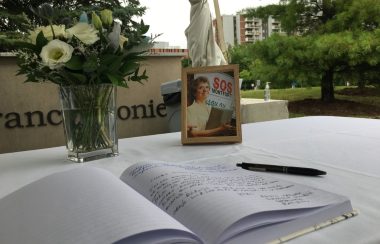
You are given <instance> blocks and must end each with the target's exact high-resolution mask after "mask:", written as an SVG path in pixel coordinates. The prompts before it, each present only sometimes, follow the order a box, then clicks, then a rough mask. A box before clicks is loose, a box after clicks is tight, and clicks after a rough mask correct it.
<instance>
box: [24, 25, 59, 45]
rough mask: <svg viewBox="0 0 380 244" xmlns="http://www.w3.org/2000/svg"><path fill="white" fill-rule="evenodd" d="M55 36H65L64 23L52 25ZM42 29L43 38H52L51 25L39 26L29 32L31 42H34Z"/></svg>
mask: <svg viewBox="0 0 380 244" xmlns="http://www.w3.org/2000/svg"><path fill="white" fill-rule="evenodd" d="M52 27H53V30H54V34H55V38H58V37H66V31H65V26H64V25H52ZM41 31H42V33H43V34H44V36H45V38H46V39H48V40H49V41H51V40H53V32H52V30H51V26H50V25H49V26H39V27H37V28H36V29H35V30H34V31H30V32H29V39H30V41H31V42H32V43H33V44H36V39H37V35H38V34H39V33H40V32H41Z"/></svg>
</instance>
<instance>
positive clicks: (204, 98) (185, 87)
mask: <svg viewBox="0 0 380 244" xmlns="http://www.w3.org/2000/svg"><path fill="white" fill-rule="evenodd" d="M241 140H242V137H241V122H240V87H239V68H238V65H222V66H208V67H196V68H185V69H183V70H182V95H181V141H182V144H201V143H227V142H230V143H233V142H241Z"/></svg>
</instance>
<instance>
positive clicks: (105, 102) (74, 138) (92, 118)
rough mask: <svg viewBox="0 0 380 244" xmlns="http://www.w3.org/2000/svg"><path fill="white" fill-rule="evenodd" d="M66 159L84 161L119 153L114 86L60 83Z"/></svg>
mask: <svg viewBox="0 0 380 244" xmlns="http://www.w3.org/2000/svg"><path fill="white" fill-rule="evenodd" d="M59 94H60V100H61V108H62V116H63V124H64V131H65V137H66V147H67V150H68V159H69V160H71V161H74V162H86V161H90V160H95V159H99V158H105V157H113V156H116V155H118V138H117V131H116V86H114V85H112V84H101V85H75V86H60V87H59Z"/></svg>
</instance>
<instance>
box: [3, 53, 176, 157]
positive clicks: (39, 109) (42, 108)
mask: <svg viewBox="0 0 380 244" xmlns="http://www.w3.org/2000/svg"><path fill="white" fill-rule="evenodd" d="M182 56H183V55H181V54H179V55H177V56H176V55H170V56H169V55H158V56H148V57H147V59H146V61H145V62H144V64H143V67H142V68H144V69H146V70H147V74H148V76H149V79H148V81H146V82H144V84H143V85H141V84H139V83H133V82H131V83H129V88H118V93H117V108H118V110H117V119H118V124H117V126H118V136H119V138H125V137H133V136H142V135H150V134H159V133H167V132H169V128H168V121H167V118H166V109H165V105H164V104H163V100H162V96H161V92H160V85H161V83H164V82H167V81H172V80H176V79H179V78H180V77H181V59H182ZM17 71H18V67H17V65H16V58H15V57H13V56H3V55H0V135H1V136H0V153H6V152H14V151H23V150H31V149H38V148H46V147H55V146H63V145H64V136H63V127H62V116H61V112H60V103H59V98H58V87H57V86H56V85H53V84H49V83H41V84H37V83H23V81H24V77H22V76H16V75H15V74H16V73H17Z"/></svg>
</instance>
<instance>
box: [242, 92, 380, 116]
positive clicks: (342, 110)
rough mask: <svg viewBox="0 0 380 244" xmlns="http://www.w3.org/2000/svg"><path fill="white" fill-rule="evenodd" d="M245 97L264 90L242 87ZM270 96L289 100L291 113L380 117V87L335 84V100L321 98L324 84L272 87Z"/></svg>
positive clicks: (259, 96)
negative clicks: (305, 86) (317, 85)
mask: <svg viewBox="0 0 380 244" xmlns="http://www.w3.org/2000/svg"><path fill="white" fill-rule="evenodd" d="M241 96H242V97H243V98H259V99H262V98H264V90H247V91H241ZM271 98H272V99H276V100H288V101H289V104H288V109H289V116H290V117H291V118H292V117H300V116H311V115H334V116H346V117H361V118H377V119H380V89H378V88H374V87H366V88H365V89H364V90H359V89H358V88H356V87H344V86H341V87H335V99H336V101H334V102H332V103H324V102H322V101H321V100H320V98H321V88H320V87H311V88H295V89H271Z"/></svg>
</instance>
